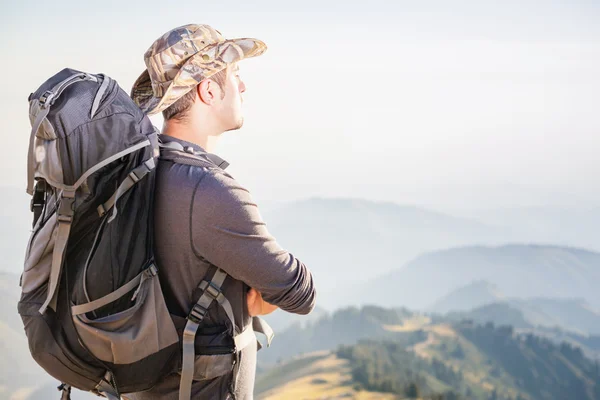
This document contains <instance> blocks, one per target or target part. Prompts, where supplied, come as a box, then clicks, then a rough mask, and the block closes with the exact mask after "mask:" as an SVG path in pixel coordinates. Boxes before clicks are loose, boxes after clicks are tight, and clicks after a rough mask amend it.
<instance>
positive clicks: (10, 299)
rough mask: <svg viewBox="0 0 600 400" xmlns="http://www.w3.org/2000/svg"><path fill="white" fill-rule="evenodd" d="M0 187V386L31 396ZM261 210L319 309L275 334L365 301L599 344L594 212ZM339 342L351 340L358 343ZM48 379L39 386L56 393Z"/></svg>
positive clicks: (20, 204)
mask: <svg viewBox="0 0 600 400" xmlns="http://www.w3.org/2000/svg"><path fill="white" fill-rule="evenodd" d="M0 192H1V193H0V194H6V195H5V196H0V201H1V202H2V204H4V206H2V207H0V234H1V237H2V240H1V241H0V251H2V254H3V260H2V262H1V263H0V271H2V270H4V271H10V272H11V273H10V274H3V275H0V278H1V279H0V300H1V301H2V304H3V305H2V306H0V344H1V345H2V350H3V352H4V353H5V354H7V357H6V358H5V360H4V361H6V362H7V363H3V364H2V371H9V370H10V371H9V372H7V373H4V378H3V380H2V381H0V386H2V390H4V393H7V392H10V393H12V392H13V391H14V390H19V388H21V389H22V390H25V391H27V390H32V389H33V387H32V386H27V385H28V384H29V383H30V382H31V381H34V380H36V379H38V377H41V376H45V375H44V373H43V372H42V371H41V370H39V367H37V366H35V364H34V363H33V362H32V361H31V359H30V358H29V354H28V351H27V345H26V341H25V338H24V336H23V331H22V327H21V326H20V319H19V317H18V315H17V314H16V304H15V302H16V299H17V298H18V293H19V288H18V276H19V274H20V272H21V268H22V267H21V266H22V263H23V255H24V252H25V246H26V244H27V239H28V236H29V231H30V219H31V215H30V212H29V210H28V204H27V202H28V196H26V195H24V194H21V193H20V192H18V191H15V190H13V189H6V188H0ZM261 212H262V214H263V216H264V219H265V221H266V222H267V224H268V228H269V230H270V232H271V233H272V234H273V235H274V236H275V237H276V238H277V240H278V241H279V243H280V244H281V245H282V246H283V247H284V248H287V249H288V250H290V251H291V252H292V253H293V254H294V255H296V256H298V257H299V258H300V259H301V260H302V261H304V262H305V263H306V264H307V265H308V266H309V268H310V269H311V270H312V271H313V273H314V276H315V279H316V281H317V288H318V307H319V308H318V309H317V310H316V311H315V313H314V315H311V316H309V318H305V317H299V318H297V317H295V316H289V315H286V314H282V313H278V314H277V313H276V314H274V315H272V316H270V320H271V321H272V322H273V323H274V325H275V327H276V329H277V332H278V333H279V332H283V331H285V330H286V329H287V328H288V327H289V326H291V325H292V324H294V323H298V322H300V323H301V324H302V326H303V327H305V328H306V329H311V328H310V326H311V325H316V324H318V323H319V321H321V320H322V319H323V318H327V315H328V314H327V311H330V312H332V311H335V310H337V309H339V308H340V307H343V306H346V305H350V304H355V305H364V304H373V305H379V306H386V307H398V306H401V307H407V308H409V309H411V310H422V311H426V312H436V313H439V314H447V317H448V318H449V319H450V320H452V319H460V318H463V317H467V318H472V319H474V320H477V321H480V322H482V323H484V322H485V321H487V320H490V319H491V320H494V321H496V322H497V323H502V322H507V323H511V324H512V325H514V326H516V327H518V328H519V329H529V330H531V331H532V332H534V333H535V334H536V335H538V334H539V335H546V336H548V337H550V338H552V339H553V340H555V341H559V340H568V341H569V343H576V344H577V345H580V346H582V348H584V349H585V351H586V354H596V353H595V352H596V351H597V350H596V349H600V345H599V346H597V345H596V342H595V341H596V339H595V337H593V336H590V335H593V334H597V333H598V332H600V318H599V317H598V311H597V310H599V309H600V291H598V290H597V282H600V253H598V252H597V251H598V250H600V244H598V243H595V242H594V238H598V237H600V223H599V224H597V223H596V221H598V220H600V210H599V209H592V210H588V211H585V212H584V211H582V212H572V211H569V210H561V209H542V208H540V209H536V210H533V211H532V210H529V211H523V213H524V214H522V213H521V211H519V210H510V211H507V210H499V211H498V212H497V213H495V212H494V211H489V212H482V213H480V214H478V215H475V214H477V213H473V214H470V215H466V214H465V215H466V216H462V217H460V216H452V215H448V214H445V213H440V212H437V211H432V210H427V209H424V208H419V207H415V206H402V205H398V204H393V203H382V202H372V201H367V200H360V199H322V198H312V199H307V200H302V201H297V202H292V203H285V204H280V205H278V206H271V207H264V208H261ZM519 243H520V244H519ZM535 243H537V244H535ZM585 247H587V249H586V248H585ZM351 314H352V313H351ZM330 321H333V320H330ZM336 321H338V320H336ZM338 322H339V321H338ZM336 324H337V322H336V323H335V324H333V323H330V324H329V325H327V323H325V324H321V325H320V326H321V328H320V331H319V332H320V333H321V334H322V335H321V334H320V335H316V336H313V339H314V340H315V341H322V336H323V335H330V334H331V333H332V332H337V331H336V329H337V328H338V327H334V326H333V325H336ZM359 325H360V324H359ZM296 326H298V325H296ZM369 326H370V327H371V328H373V326H372V325H368V321H367V325H366V328H365V334H366V335H367V336H368V335H370V334H371V333H373V332H375V333H377V332H380V328H378V327H375V328H373V329H374V330H369V329H371V328H369ZM352 329H353V330H356V329H355V327H352ZM553 329H559V331H552V330H553ZM328 332H329V333H328ZM340 337H342V336H340ZM279 339H280V344H281V345H283V347H286V348H289V349H290V351H291V350H293V348H294V346H298V343H299V342H298V339H297V336H296V335H293V334H291V335H290V334H288V335H286V336H284V337H283V338H282V337H281V336H280V337H279ZM281 339H282V340H281ZM346 339H348V341H346V342H344V343H347V344H351V343H352V340H356V339H357V337H356V336H351V337H347V338H346ZM12 343H16V344H17V345H15V346H12ZM323 343H324V342H323ZM328 343H329V342H328ZM331 343H333V342H331ZM275 346H278V345H275ZM13 347H14V348H13ZM300 347H302V346H300ZM309 349H311V347H310V346H309V345H308V344H306V348H305V350H307V351H308V350H309ZM271 350H273V349H271ZM294 351H295V350H294ZM273 354H274V353H272V355H273ZM265 355H267V353H265ZM281 355H283V356H287V355H289V354H288V353H286V352H285V351H284V352H282V353H281ZM271 358H272V356H267V359H271ZM273 361H274V360H273ZM11 366H15V368H12V369H11ZM36 368H37V370H36ZM21 371H37V372H35V373H34V374H33V375H28V374H27V373H23V372H21ZM46 382H48V381H46ZM49 382H50V383H51V384H50V385H49V386H47V387H45V386H44V387H41V388H40V387H38V390H44V391H45V390H48V393H50V392H52V391H53V390H54V389H53V388H51V386H52V384H53V383H52V382H51V380H50V381H49ZM39 383H44V382H43V381H39ZM24 385H25V386H24ZM1 393H2V392H1V391H0V395H1ZM39 393H41V392H39ZM44 393H46V392H44Z"/></svg>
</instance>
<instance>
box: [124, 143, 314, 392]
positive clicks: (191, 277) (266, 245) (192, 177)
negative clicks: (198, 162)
mask: <svg viewBox="0 0 600 400" xmlns="http://www.w3.org/2000/svg"><path fill="white" fill-rule="evenodd" d="M161 140H162V141H163V142H169V141H176V142H179V143H180V144H181V145H183V146H184V147H185V148H187V147H191V148H192V149H194V150H195V151H204V150H203V149H202V148H201V147H200V146H198V145H195V144H193V143H190V142H186V141H183V140H179V139H176V138H173V137H170V136H166V135H161ZM210 160H211V161H212V164H214V165H211V166H209V167H206V166H190V165H184V164H180V163H175V162H172V161H167V160H160V161H159V163H158V167H157V176H156V179H157V180H156V192H155V193H156V194H155V205H154V209H155V256H156V261H157V265H158V268H159V274H160V277H161V282H163V291H164V292H165V297H166V301H167V304H168V306H169V309H170V310H171V312H174V313H175V314H178V315H180V316H183V317H185V316H187V314H188V311H189V310H190V308H191V306H192V305H193V300H192V297H193V293H194V289H195V288H196V287H197V286H198V284H199V283H200V282H201V281H202V280H203V279H204V278H205V275H206V274H207V272H208V271H209V270H210V269H211V265H213V266H217V267H219V268H221V269H223V270H224V271H225V272H227V273H228V274H229V275H230V278H228V279H226V280H225V283H224V284H223V293H224V295H225V296H226V297H227V298H228V300H229V301H230V303H231V305H232V308H233V311H234V315H235V320H236V326H237V328H238V331H240V332H241V331H242V330H243V329H244V328H246V327H247V326H248V325H249V324H250V323H251V317H250V316H249V315H248V310H247V305H246V293H247V291H248V289H249V287H253V288H255V289H257V290H258V291H259V292H261V293H262V295H263V298H264V300H265V301H267V302H269V303H271V304H274V305H276V306H278V307H279V308H281V309H283V310H285V311H288V312H292V313H297V314H307V313H309V312H310V311H311V310H312V309H313V308H314V305H315V300H316V291H315V287H314V283H313V279H312V276H311V274H310V271H309V270H308V269H307V268H306V266H305V265H304V264H303V263H302V262H301V261H300V260H298V259H297V258H296V257H294V256H293V255H292V254H291V253H289V252H288V251H286V250H284V249H283V248H281V246H280V245H279V244H278V243H277V241H276V240H275V238H274V237H273V236H271V235H270V234H269V232H268V230H267V226H266V224H265V223H264V222H263V220H262V218H261V216H260V213H259V210H258V207H257V205H256V203H255V202H254V201H253V200H252V198H251V196H250V193H249V192H248V190H246V189H245V188H244V187H242V186H241V185H240V184H239V183H237V182H236V180H235V179H234V178H233V177H232V176H231V175H229V174H228V173H227V172H225V171H224V170H223V168H222V167H219V165H221V166H226V165H228V164H227V163H226V162H224V160H222V159H220V158H219V157H218V156H216V155H214V154H211V155H210ZM213 269H214V268H213ZM232 278H233V279H232ZM226 320H227V316H226V314H225V312H224V311H223V310H222V309H221V308H220V307H219V306H217V305H216V304H214V305H213V306H211V307H210V310H209V312H208V313H207V315H206V317H205V319H204V321H203V325H201V327H202V326H212V325H222V324H224V323H225V321H226ZM263 351H268V350H263ZM255 368H256V345H255V343H253V345H251V346H248V347H247V348H245V349H244V350H243V351H242V355H241V360H240V366H239V375H238V379H237V384H236V391H235V392H236V393H235V394H236V398H237V399H249V398H252V391H253V387H254V375H255ZM179 378H180V376H179V375H178V374H173V375H170V376H168V377H167V378H166V379H165V380H164V381H163V382H160V383H159V384H157V385H156V386H155V387H154V388H153V389H152V390H150V391H146V392H141V393H137V394H135V395H127V397H128V398H131V399H143V400H147V399H159V398H160V399H171V398H172V399H177V395H178V388H179ZM231 378H232V375H231V374H226V375H223V376H219V377H216V378H213V379H207V380H199V381H194V383H193V387H192V395H193V396H192V397H193V398H202V399H204V398H207V399H208V398H219V397H220V394H221V393H222V388H223V387H225V386H224V385H229V383H230V382H231Z"/></svg>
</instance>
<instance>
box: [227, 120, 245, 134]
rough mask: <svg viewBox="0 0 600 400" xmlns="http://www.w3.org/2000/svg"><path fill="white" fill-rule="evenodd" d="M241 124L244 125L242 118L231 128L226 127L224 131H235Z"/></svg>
mask: <svg viewBox="0 0 600 400" xmlns="http://www.w3.org/2000/svg"><path fill="white" fill-rule="evenodd" d="M242 126H244V118H241V119H240V120H239V121H238V123H237V124H235V125H234V126H233V127H232V128H229V129H227V131H226V132H229V131H237V130H238V129H240V128H241V127H242Z"/></svg>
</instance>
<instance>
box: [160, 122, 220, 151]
mask: <svg viewBox="0 0 600 400" xmlns="http://www.w3.org/2000/svg"><path fill="white" fill-rule="evenodd" d="M162 134H163V135H169V136H173V137H175V138H177V139H181V140H185V141H186V142H190V143H194V144H197V145H198V146H200V147H202V148H203V149H204V151H206V152H208V153H212V152H214V150H215V148H216V145H217V141H218V140H219V137H220V136H221V135H220V134H219V133H217V132H210V131H209V130H207V129H202V128H200V127H198V126H192V125H191V124H189V123H186V122H179V121H174V120H173V121H165V123H164V124H163V129H162Z"/></svg>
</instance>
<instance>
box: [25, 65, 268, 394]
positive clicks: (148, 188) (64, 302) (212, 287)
mask: <svg viewBox="0 0 600 400" xmlns="http://www.w3.org/2000/svg"><path fill="white" fill-rule="evenodd" d="M29 103H30V120H31V124H32V131H31V138H30V146H29V155H28V187H27V191H28V193H29V194H31V195H32V200H31V210H32V212H33V231H32V234H31V238H30V240H29V244H28V246H27V250H26V256H25V265H24V270H23V274H22V276H21V288H22V294H21V299H20V301H19V304H18V311H19V314H20V315H21V318H22V320H23V324H24V327H25V332H26V334H27V338H28V342H29V348H30V351H31V354H32V356H33V358H34V359H35V361H36V362H37V363H38V364H39V365H41V366H42V367H43V368H44V369H45V370H46V371H47V372H48V373H49V374H50V375H52V376H53V377H54V378H56V379H58V380H59V381H60V382H62V383H63V384H62V385H61V386H59V390H61V391H62V398H65V399H67V398H69V394H70V391H71V387H76V388H78V389H81V390H85V391H90V392H93V393H95V394H97V395H100V396H104V397H108V398H114V399H118V398H120V395H121V394H124V393H130V392H139V391H144V390H148V389H150V388H151V387H153V386H154V385H155V384H156V383H157V382H159V381H160V380H161V379H162V378H163V377H165V376H166V375H168V374H170V373H173V372H179V373H181V387H180V397H179V398H180V399H182V400H183V399H189V398H190V390H191V385H192V380H193V379H195V378H197V376H195V375H194V362H195V360H196V358H197V356H198V355H202V354H230V355H231V358H230V359H228V360H230V361H228V362H230V363H231V366H230V371H231V370H235V365H236V361H237V357H238V355H239V351H240V350H241V349H242V348H243V347H245V346H246V345H248V344H249V343H251V341H252V340H256V338H255V336H254V332H253V329H247V330H245V331H244V332H241V333H237V332H235V330H234V327H235V324H234V323H233V312H232V310H231V305H230V304H229V302H228V301H227V299H226V298H225V296H223V294H222V293H221V290H220V289H221V285H222V284H223V281H224V280H225V278H226V277H227V274H226V273H225V272H224V271H222V270H220V269H218V268H216V267H215V271H214V273H213V275H212V276H211V279H210V280H205V281H203V282H201V283H200V285H199V287H198V290H197V291H198V296H197V302H196V304H195V305H194V307H193V309H192V310H190V314H189V315H188V316H178V315H174V314H172V313H171V312H170V311H169V309H168V307H167V304H166V302H165V299H164V297H163V291H162V289H161V282H160V271H159V268H160V266H157V265H156V263H155V261H154V255H153V195H154V180H155V174H154V168H155V165H156V161H157V157H158V156H159V155H160V153H161V151H160V146H159V140H158V132H157V130H156V129H155V128H154V127H153V126H152V124H151V122H150V120H149V119H148V118H147V116H146V115H144V113H143V112H142V111H141V110H140V109H139V108H138V107H137V106H136V105H135V104H134V103H133V101H132V100H131V99H130V97H129V96H128V95H127V94H126V93H125V92H124V91H123V90H122V89H121V88H120V87H119V86H118V85H117V83H116V82H115V81H114V80H112V79H110V78H109V77H107V76H104V75H93V74H88V73H84V72H79V71H75V70H71V69H64V70H63V71H61V72H59V73H58V74H56V75H54V76H53V77H51V78H50V79H48V80H47V81H46V82H45V83H44V84H42V85H41V86H40V88H39V89H38V90H37V91H36V92H34V93H32V94H31V95H30V97H29ZM166 151H170V152H177V153H180V154H183V151H182V149H165V152H166ZM203 156H204V155H202V154H194V155H192V158H194V159H195V160H193V162H196V163H197V162H201V161H202V157H203ZM189 158H190V155H189V154H187V155H186V156H185V157H183V159H184V160H185V159H189ZM213 303H218V304H219V305H220V306H221V307H223V308H224V310H225V311H226V313H227V315H228V316H229V317H230V319H231V320H230V321H227V326H228V327H230V331H231V332H230V334H229V335H215V336H214V337H210V332H206V334H205V333H203V335H196V332H197V331H198V329H199V328H200V329H202V327H201V323H202V319H203V317H204V315H205V313H206V309H208V307H210V306H211V305H212V304H213ZM251 328H252V327H251ZM253 328H254V330H256V331H260V332H263V333H265V334H266V335H267V337H268V342H269V343H270V340H271V338H272V336H273V333H272V331H271V330H270V328H269V327H268V326H267V325H265V324H263V323H262V321H261V320H259V319H255V320H254V326H253ZM207 335H208V336H207ZM200 336H202V338H203V340H198V339H199V337H200ZM207 337H209V339H210V340H206V338H207Z"/></svg>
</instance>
